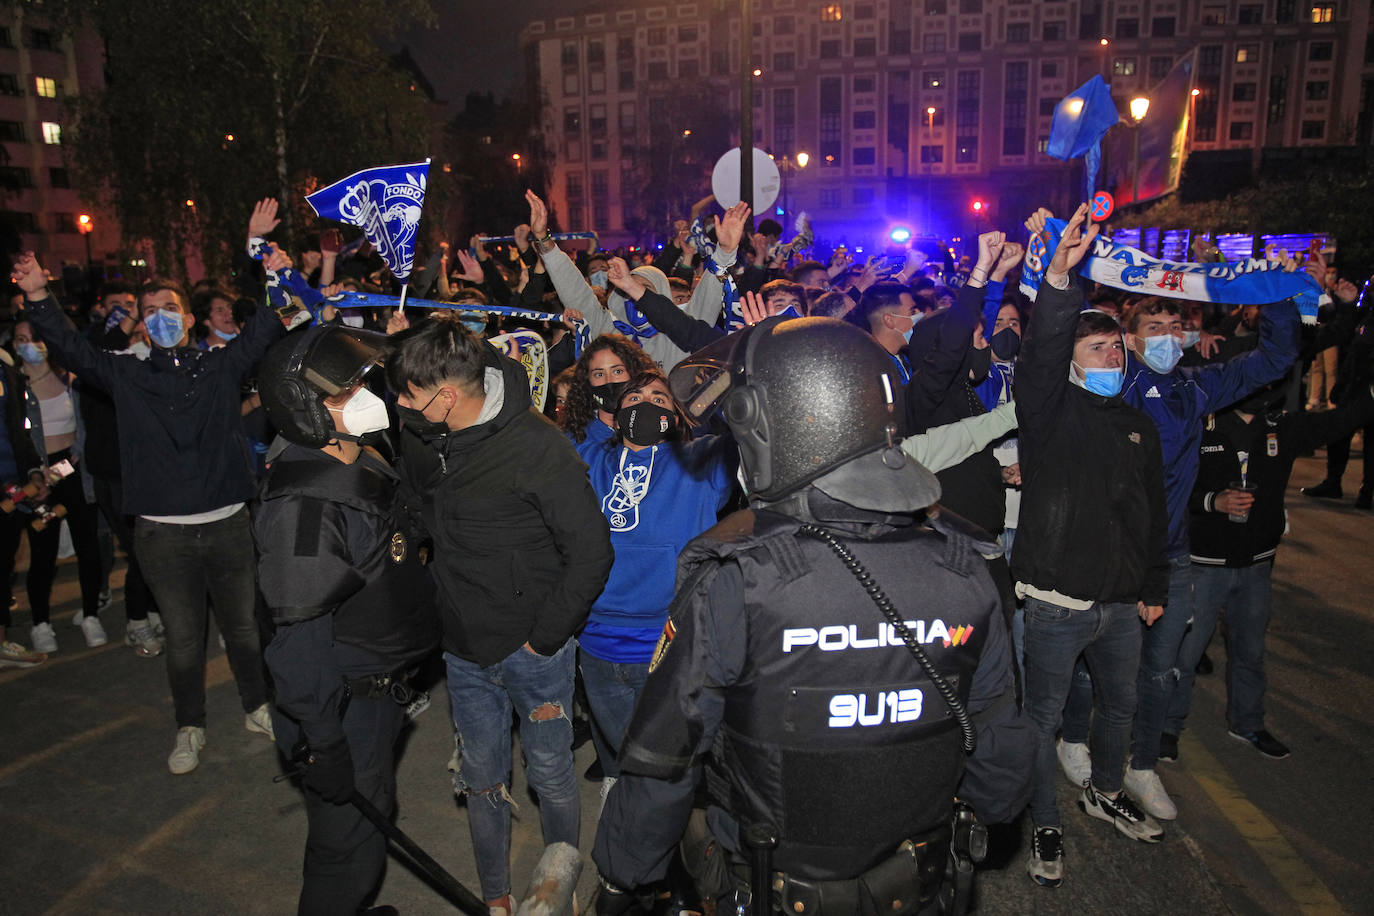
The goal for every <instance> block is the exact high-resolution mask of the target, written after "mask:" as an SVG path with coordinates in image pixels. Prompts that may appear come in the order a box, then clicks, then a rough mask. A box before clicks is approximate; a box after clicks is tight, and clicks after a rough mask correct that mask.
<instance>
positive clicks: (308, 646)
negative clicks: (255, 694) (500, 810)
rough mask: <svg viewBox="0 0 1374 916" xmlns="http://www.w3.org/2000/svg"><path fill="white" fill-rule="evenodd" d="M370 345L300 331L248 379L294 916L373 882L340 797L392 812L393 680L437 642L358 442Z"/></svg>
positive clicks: (367, 429) (382, 463) (378, 849)
mask: <svg viewBox="0 0 1374 916" xmlns="http://www.w3.org/2000/svg"><path fill="white" fill-rule="evenodd" d="M385 343H386V338H385V336H384V335H381V334H376V333H373V332H370V331H360V330H354V329H352V328H346V327H344V326H342V325H323V326H319V327H314V328H310V329H309V330H306V331H300V332H297V333H294V334H292V335H290V336H289V337H287V338H286V339H285V340H282V341H280V342H279V343H278V344H277V345H276V346H274V347H273V348H272V349H271V350H269V351H268V353H267V354H266V356H264V357H263V361H262V364H261V368H260V372H259V389H260V392H261V395H262V401H263V406H264V407H265V408H266V410H267V414H268V417H269V419H270V420H271V421H272V423H273V425H274V426H275V427H276V429H277V431H278V433H279V434H280V436H281V438H282V439H284V440H286V443H287V444H286V445H285V447H284V449H282V450H281V451H280V452H279V453H278V454H277V455H276V457H275V460H273V461H272V463H271V467H270V470H269V471H268V474H267V477H266V479H265V481H264V483H263V487H262V494H261V495H262V504H261V506H260V508H259V510H258V511H257V512H256V513H255V518H254V524H253V533H254V536H255V538H256V540H257V546H258V554H259V561H258V578H259V583H260V586H261V588H262V593H263V595H264V597H265V599H266V603H267V606H268V607H269V608H270V610H271V613H272V618H273V622H274V623H275V625H276V633H275V634H274V635H273V637H272V640H271V642H270V643H269V644H268V646H267V650H266V652H265V653H264V654H265V657H266V660H267V665H268V668H269V669H270V670H271V672H272V677H273V680H274V682H275V685H276V694H277V695H276V708H275V710H274V724H275V727H276V735H277V745H278V747H279V748H280V750H281V751H282V753H283V754H285V755H286V756H287V757H288V758H289V759H291V760H292V762H293V764H296V765H297V766H298V767H299V770H298V772H300V774H301V781H302V783H303V785H304V788H305V790H306V791H305V803H306V815H307V818H308V820H309V833H308V836H307V839H306V850H305V868H304V873H305V879H304V884H303V887H302V889H301V896H300V901H299V909H298V912H299V913H302V914H307V913H308V914H316V913H318V914H339V913H354V912H357V911H359V908H360V907H361V906H362V904H363V902H364V901H365V900H366V899H367V898H368V897H369V896H370V895H371V894H372V893H373V892H374V891H375V889H376V887H377V885H378V884H379V882H380V880H381V876H382V869H383V865H384V863H385V858H386V838H385V837H384V836H383V835H382V834H381V833H380V832H378V830H377V828H376V827H375V826H374V825H373V824H372V823H371V822H369V821H368V820H366V819H365V818H364V817H363V815H362V814H361V813H360V811H359V810H358V809H357V807H355V806H354V805H352V804H348V802H349V801H350V799H353V798H355V797H356V796H361V797H362V798H364V799H366V800H367V801H369V802H371V803H372V805H373V806H375V807H376V808H377V809H379V810H380V811H381V812H382V813H383V814H384V815H385V816H388V817H389V816H391V814H392V813H393V812H394V810H395V794H396V776H395V766H394V761H393V748H394V745H395V743H396V738H397V736H398V734H399V733H400V730H401V726H402V724H403V722H404V717H405V703H406V702H408V701H409V699H410V692H409V689H408V688H407V686H406V683H405V679H406V676H407V673H408V672H409V671H410V670H412V669H413V668H414V667H415V666H416V665H417V663H418V662H419V660H421V659H422V658H423V657H424V656H425V655H427V654H428V653H429V652H431V651H433V649H434V648H435V647H436V646H437V644H438V618H437V614H436V611H435V607H434V603H433V586H432V584H431V582H430V578H429V574H428V572H427V571H426V570H425V569H424V567H423V566H422V565H421V562H420V556H419V551H418V549H417V544H416V537H415V534H414V531H413V529H412V528H411V526H410V525H409V523H408V518H409V515H408V513H407V511H406V501H405V500H404V499H403V496H402V493H401V489H400V485H399V480H398V478H397V476H396V474H395V472H393V471H392V469H391V467H390V465H389V464H388V463H387V462H386V460H385V459H384V458H383V457H382V455H381V454H380V453H379V452H378V451H376V450H375V449H374V448H372V447H370V446H369V445H368V444H367V442H368V438H369V437H370V436H371V434H373V433H377V432H380V431H382V430H385V429H386V428H387V426H388V416H387V410H386V405H385V404H384V403H383V402H382V401H381V399H380V398H378V397H377V395H375V394H374V393H373V392H372V391H371V390H370V389H369V388H368V387H367V386H366V385H365V384H364V375H365V374H366V373H367V371H368V370H369V369H371V368H372V367H373V366H374V365H376V364H377V363H378V362H379V361H380V360H381V358H382V354H383V352H384V349H383V348H384V347H385ZM279 444H280V443H279ZM355 793H356V795H355Z"/></svg>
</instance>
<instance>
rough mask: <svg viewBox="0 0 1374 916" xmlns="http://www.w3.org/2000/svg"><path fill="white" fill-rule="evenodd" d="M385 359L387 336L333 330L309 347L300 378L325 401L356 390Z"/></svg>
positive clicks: (336, 327)
mask: <svg viewBox="0 0 1374 916" xmlns="http://www.w3.org/2000/svg"><path fill="white" fill-rule="evenodd" d="M385 355H386V335H384V334H378V333H376V332H375V331H360V330H357V329H354V328H346V327H340V326H335V327H333V328H330V329H329V331H328V332H326V333H324V334H321V335H320V336H319V337H318V338H316V339H315V342H314V343H313V344H312V345H311V347H310V350H309V352H308V353H307V354H306V355H305V358H304V359H303V360H302V365H301V378H302V379H303V380H304V381H305V382H306V383H308V384H310V385H311V386H313V387H314V388H316V389H317V390H318V391H320V392H321V393H322V394H324V396H325V397H334V396H335V395H338V394H342V393H344V392H346V391H348V390H350V389H351V388H353V387H354V386H356V385H357V384H358V382H360V381H361V380H362V377H363V376H364V375H366V374H367V371H368V370H369V369H371V368H372V367H373V366H376V365H379V364H380V363H382V362H383V359H384V357H385Z"/></svg>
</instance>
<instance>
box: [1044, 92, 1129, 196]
mask: <svg viewBox="0 0 1374 916" xmlns="http://www.w3.org/2000/svg"><path fill="white" fill-rule="evenodd" d="M1119 120H1121V115H1120V114H1119V113H1118V112H1117V110H1116V102H1115V101H1113V100H1112V90H1111V87H1110V86H1108V85H1107V84H1106V83H1104V82H1103V81H1102V77H1100V76H1094V77H1093V78H1092V79H1090V80H1088V81H1087V82H1086V83H1084V84H1083V85H1082V86H1079V87H1078V88H1077V89H1075V90H1074V91H1073V92H1071V93H1069V94H1068V95H1066V96H1065V97H1064V98H1063V99H1061V100H1060V102H1059V104H1058V105H1056V106H1055V109H1054V121H1053V122H1052V123H1051V125H1050V140H1049V144H1048V145H1047V146H1046V148H1045V152H1047V153H1048V154H1049V155H1051V156H1053V157H1054V158H1056V159H1066V160H1067V159H1077V158H1078V157H1079V156H1082V157H1084V159H1083V199H1084V200H1092V196H1093V191H1095V190H1097V188H1096V187H1095V185H1096V184H1097V171H1098V169H1099V168H1100V167H1101V165H1102V138H1103V137H1105V136H1106V135H1107V131H1109V130H1111V129H1112V127H1113V126H1115V124H1116V122H1117V121H1119Z"/></svg>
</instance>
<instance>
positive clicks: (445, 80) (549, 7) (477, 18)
mask: <svg viewBox="0 0 1374 916" xmlns="http://www.w3.org/2000/svg"><path fill="white" fill-rule="evenodd" d="M433 3H434V10H435V13H436V14H437V16H438V26H437V28H434V29H415V30H412V31H410V32H407V33H404V34H402V35H401V36H400V39H401V42H402V43H403V44H405V45H407V46H408V47H409V48H410V50H411V53H412V54H413V55H414V57H415V60H416V61H417V62H418V63H419V64H420V67H421V69H422V70H423V71H424V73H425V75H426V76H427V77H428V78H429V81H430V82H431V83H432V84H433V85H434V93H435V96H436V97H437V98H438V100H439V101H440V102H442V103H443V104H444V105H445V106H446V108H447V110H448V113H449V114H455V113H457V111H458V109H460V108H461V107H462V105H463V99H464V97H465V96H466V95H467V94H468V93H469V92H486V91H491V92H494V93H495V94H496V96H497V98H500V97H501V96H503V95H508V94H509V93H510V92H511V91H513V90H514V89H515V87H516V85H517V84H518V82H519V80H520V76H521V74H520V69H521V66H522V62H521V57H520V54H519V50H518V39H519V35H520V30H521V29H522V28H524V27H525V25H526V23H528V22H530V21H532V20H534V19H541V18H545V17H548V16H552V15H555V14H556V13H560V12H562V11H563V10H566V9H572V8H576V7H578V6H582V5H584V4H583V3H581V2H577V0H533V2H530V0H526V2H494V0H433Z"/></svg>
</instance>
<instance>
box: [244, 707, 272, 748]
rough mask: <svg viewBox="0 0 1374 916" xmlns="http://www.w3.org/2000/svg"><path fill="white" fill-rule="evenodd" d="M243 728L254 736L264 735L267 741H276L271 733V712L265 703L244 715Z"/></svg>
mask: <svg viewBox="0 0 1374 916" xmlns="http://www.w3.org/2000/svg"><path fill="white" fill-rule="evenodd" d="M243 727H244V728H246V729H247V730H248V731H250V732H253V733H254V734H258V735H266V736H267V739H268V740H269V741H276V740H277V736H276V733H274V732H273V731H272V710H271V708H270V707H269V706H268V705H267V704H266V703H263V704H262V705H261V706H259V707H258V708H257V709H255V710H253V711H252V712H250V713H246V714H245V715H244V717H243Z"/></svg>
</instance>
